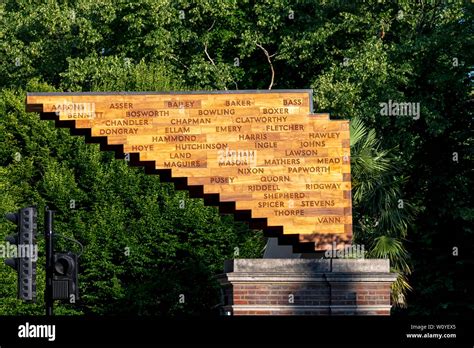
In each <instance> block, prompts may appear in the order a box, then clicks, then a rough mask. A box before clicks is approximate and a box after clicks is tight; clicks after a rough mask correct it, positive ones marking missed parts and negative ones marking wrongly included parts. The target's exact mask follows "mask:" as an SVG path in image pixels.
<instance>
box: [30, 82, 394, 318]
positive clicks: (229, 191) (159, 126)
mask: <svg viewBox="0 0 474 348" xmlns="http://www.w3.org/2000/svg"><path fill="white" fill-rule="evenodd" d="M26 104H27V106H26V107H27V111H31V112H38V113H40V116H41V118H42V119H45V120H55V122H56V125H57V126H58V127H67V128H69V129H70V130H71V133H72V134H74V135H83V136H85V138H86V141H87V142H91V143H99V144H101V149H102V150H114V151H115V153H116V157H117V158H125V159H127V160H129V161H130V163H131V164H133V165H138V166H143V167H145V170H146V172H147V173H150V174H159V175H160V177H161V179H162V180H164V181H171V182H174V184H175V186H176V188H177V189H186V190H188V191H189V192H190V195H191V197H201V198H204V201H205V203H206V204H209V205H217V206H219V210H220V212H221V213H233V214H234V215H235V217H236V218H237V219H239V220H245V221H248V222H249V224H250V226H251V227H252V228H256V229H261V230H263V231H264V233H265V235H266V236H268V237H277V238H278V242H279V244H281V245H291V246H292V248H293V252H294V253H305V254H308V253H317V252H321V251H326V250H330V249H333V248H334V246H336V247H337V248H343V247H345V246H346V245H350V243H351V240H352V203H351V174H350V173H351V170H350V137H349V122H348V121H346V120H330V119H329V114H315V113H313V103H312V90H269V91H217V92H207V91H206V92H170V93H158V92H104V93H102V92H100V93H89V92H85V93H28V95H27V101H26ZM236 261H238V260H236ZM254 261H255V260H254ZM266 261H268V260H266ZM294 261H295V262H298V261H304V262H313V263H314V262H318V261H319V260H294ZM323 261H330V260H323ZM358 261H367V260H358ZM255 262H257V261H255ZM257 263H258V262H257ZM359 264H360V263H359ZM262 265H263V264H262ZM384 265H385V264H384ZM247 266H248V265H247ZM254 266H255V265H254ZM386 266H387V267H388V264H387V265H385V266H383V269H384V270H386ZM242 267H243V266H242V265H240V269H242ZM263 267H264V269H267V270H268V267H269V266H268V265H266V266H263ZM234 268H235V269H236V268H237V265H236V264H235V265H233V266H229V265H227V266H226V269H227V270H229V272H231V273H232V272H234V273H235V272H236V270H235V269H234ZM244 268H245V267H244ZM257 268H258V267H257ZM289 268H291V267H289V265H288V264H285V266H284V267H280V268H279V269H280V271H281V272H285V271H284V270H285V269H286V271H288V270H289ZM359 268H360V267H359ZM246 269H248V268H246ZM251 269H252V272H254V273H258V272H259V271H258V269H256V268H252V267H251ZM297 269H299V271H297V272H300V271H301V266H297ZM312 269H313V271H314V270H315V269H314V267H313V268H312ZM317 269H318V270H319V271H318V272H320V273H321V272H323V273H324V272H332V270H330V269H329V268H327V267H326V268H324V267H323V268H317ZM386 271H387V272H388V269H387V270H386ZM244 273H245V272H244ZM247 273H248V272H247ZM300 278H301V277H300ZM267 283H268V282H267ZM222 284H223V286H224V287H225V288H227V289H229V288H230V289H233V284H232V282H231V281H230V280H229V278H228V277H227V278H225V279H224V280H222ZM239 284H240V283H239ZM229 296H230V297H233V296H234V295H233V292H232V294H231V295H229ZM322 296H323V297H324V296H326V295H322ZM327 301H329V302H330V301H331V300H330V299H327ZM227 302H229V301H227ZM231 302H235V301H234V300H232V301H231ZM257 302H258V301H257ZM323 302H324V301H323ZM228 306H231V307H226V308H227V309H226V312H230V313H232V314H239V313H240V314H275V313H273V312H275V310H268V311H267V312H265V311H264V313H257V312H258V311H255V310H244V309H240V312H239V310H237V309H236V308H234V307H235V305H232V304H230V305H228ZM232 306H234V307H232ZM257 306H259V305H257ZM328 306H330V305H329V304H324V305H322V307H321V308H322V309H321V308H319V307H318V309H317V310H316V311H312V310H309V312H310V313H307V312H308V308H307V307H305V309H304V310H300V311H299V312H298V311H297V313H299V314H328V313H327V310H329V309H328V308H329V307H328ZM229 308H231V309H230V310H229ZM386 309H387V308H386V306H385V307H384V308H383V310H382V311H383V312H384V313H382V314H386ZM276 312H278V310H277V311H276ZM280 312H281V311H280ZM280 312H279V313H280ZM349 312H351V310H349ZM281 313H286V312H284V311H283V312H281ZM291 313H293V314H294V313H296V312H291ZM291 313H290V314H291ZM342 313H346V312H344V310H343V311H342ZM374 313H375V312H374ZM287 314H288V313H287ZM349 314H350V313H349Z"/></svg>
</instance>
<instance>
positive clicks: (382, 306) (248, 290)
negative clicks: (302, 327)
mask: <svg viewBox="0 0 474 348" xmlns="http://www.w3.org/2000/svg"><path fill="white" fill-rule="evenodd" d="M224 272H225V273H224V274H221V275H219V276H218V279H219V282H220V284H221V285H222V287H223V289H224V295H225V303H224V306H223V311H224V314H226V315H390V308H391V305H390V286H391V284H392V282H394V281H395V279H396V276H397V275H396V274H394V273H390V269H389V260H385V259H236V260H230V261H226V262H225V265H224Z"/></svg>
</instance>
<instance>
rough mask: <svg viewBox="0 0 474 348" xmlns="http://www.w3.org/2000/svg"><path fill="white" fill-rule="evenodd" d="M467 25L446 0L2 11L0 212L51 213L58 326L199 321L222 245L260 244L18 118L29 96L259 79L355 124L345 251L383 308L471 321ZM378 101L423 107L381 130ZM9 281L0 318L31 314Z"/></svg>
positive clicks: (146, 3)
mask: <svg viewBox="0 0 474 348" xmlns="http://www.w3.org/2000/svg"><path fill="white" fill-rule="evenodd" d="M472 10H473V5H472V4H468V3H467V2H466V3H463V2H452V3H448V2H442V1H434V2H425V1H421V2H410V1H400V2H383V3H381V2H378V1H371V2H351V1H347V2H345V1H321V2H318V1H314V2H312V1H290V0H268V1H254V0H245V1H236V0H216V1H211V0H204V1H192V0H180V1H172V0H139V1H133V2H129V1H122V0H120V1H114V0H95V1H92V0H69V1H63V0H56V1H44V2H39V1H38V2H35V1H29V0H5V1H2V2H1V3H0V61H1V62H2V64H0V87H1V89H2V90H1V95H0V155H1V156H0V161H1V164H2V166H1V167H0V191H1V195H0V197H1V198H0V213H3V212H6V211H12V210H15V209H16V208H18V207H20V206H23V205H25V204H29V203H31V202H35V203H37V204H38V205H39V206H40V207H43V206H44V205H46V204H48V205H50V206H54V208H55V209H57V211H58V213H57V220H58V222H57V229H58V230H59V231H60V232H61V233H62V234H64V235H66V236H69V237H73V236H74V237H75V238H76V239H78V240H79V241H80V242H81V243H82V244H84V247H85V248H84V254H83V256H82V257H81V266H82V271H81V279H82V280H81V293H82V294H83V299H82V300H81V302H80V304H78V305H77V306H75V307H71V306H68V307H59V308H60V310H61V311H65V312H74V311H76V312H82V313H90V312H92V313H119V312H122V311H123V312H136V313H142V314H147V313H154V314H155V313H168V314H179V313H201V312H206V311H210V310H211V308H212V307H213V306H214V305H215V304H217V303H218V302H219V296H218V292H217V287H216V285H215V282H214V281H212V279H211V277H212V275H213V274H215V273H216V272H218V271H219V269H220V267H221V266H222V261H223V260H224V259H225V258H231V257H233V252H234V248H235V247H239V250H240V257H259V256H260V255H261V248H262V243H263V241H262V238H261V236H260V235H259V234H258V233H255V232H252V231H249V230H248V228H247V227H246V226H244V225H241V224H237V223H235V222H233V221H232V219H230V218H228V217H223V218H221V217H219V215H218V214H217V211H216V210H215V209H214V208H208V207H204V206H203V205H202V202H200V201H198V200H189V199H188V198H187V196H186V195H185V194H184V193H182V192H176V191H174V189H173V188H172V186H170V185H168V184H162V183H161V182H160V181H159V178H157V177H154V176H145V175H144V174H143V170H141V169H136V168H130V167H129V166H128V165H127V164H126V163H124V162H123V161H117V160H115V159H113V155H112V154H110V153H101V152H99V150H98V147H97V146H96V145H85V144H84V140H83V139H81V138H74V137H71V136H70V135H69V133H68V132H67V131H65V130H61V129H55V128H54V126H53V124H51V123H48V122H44V121H39V118H38V116H37V115H35V114H32V113H25V112H24V98H25V92H26V91H68V90H70V91H104V90H130V91H133V90H154V91H160V90H161V91H168V90H193V89H204V90H210V89H266V88H268V87H269V86H270V83H271V82H270V81H271V80H272V79H273V80H274V82H273V86H272V87H273V88H308V87H311V88H313V89H314V101H315V109H316V111H317V112H330V113H331V114H332V117H334V118H345V119H353V121H352V122H351V123H352V127H353V132H354V131H356V132H357V129H358V130H359V131H358V132H359V134H358V133H356V134H353V139H352V141H353V143H352V149H351V151H352V154H353V155H354V158H353V159H352V165H353V172H352V175H353V180H354V181H353V183H354V190H353V195H354V229H355V233H356V240H357V241H358V242H359V243H364V244H366V245H367V246H368V247H369V254H370V255H371V256H372V257H389V258H390V259H391V261H392V265H393V267H394V269H396V270H398V271H399V272H401V273H402V277H401V278H399V279H400V282H398V283H397V284H396V287H398V288H396V289H395V290H396V293H397V294H402V295H403V294H405V295H406V296H407V298H406V299H404V298H403V296H402V298H399V297H398V296H397V298H395V302H398V301H401V303H408V309H407V310H408V311H409V312H410V313H418V314H442V313H444V314H453V313H464V312H468V311H472V309H473V303H472V299H471V300H470V301H467V300H466V297H467V294H468V283H469V282H466V281H465V280H464V278H465V277H464V275H465V274H467V267H468V266H469V265H470V262H471V264H472V258H469V254H468V250H467V247H468V246H469V245H472V242H473V229H472V225H473V224H472V220H473V217H474V214H473V209H472V197H471V196H472V195H469V192H470V188H471V187H472V177H471V176H469V171H470V169H471V168H470V167H471V166H470V165H469V163H470V160H471V161H472V150H470V149H471V148H472V145H473V144H472V142H473V141H472V139H473V138H472V96H473V94H472V79H471V78H470V77H469V76H472V75H469V73H471V74H472V67H473V62H472V52H473V51H474V50H473V42H474V40H472ZM267 55H268V56H267ZM272 71H273V72H274V75H272ZM389 100H391V101H399V102H413V103H420V104H419V105H420V118H419V119H417V120H415V119H413V117H404V116H398V117H396V116H383V115H381V112H380V108H381V105H380V103H387V102H388V101H389ZM18 154H19V155H20V157H18ZM18 158H20V160H17V159H18ZM456 159H457V160H456ZM71 200H74V202H75V208H74V209H72V208H70V207H71ZM182 201H184V208H183V209H182V208H179V206H180V202H182ZM400 204H401V205H400ZM0 228H1V234H2V235H6V234H8V233H11V229H12V226H9V225H8V223H7V222H3V221H0ZM58 243H59V244H60V245H61V246H64V247H66V245H70V244H67V242H65V241H63V240H59V241H58ZM127 247H128V248H129V249H127V250H129V255H128V256H125V254H124V253H125V248H127ZM455 247H457V248H459V249H458V250H459V251H458V254H457V256H454V255H453V248H455ZM470 260H471V261H470ZM433 270H436V271H433ZM410 271H411V273H410ZM39 276H40V277H42V276H44V275H43V274H41V273H40V275H39ZM13 280H14V275H13V274H12V272H11V271H10V270H9V269H7V268H5V267H3V266H0V282H1V283H0V298H1V300H0V303H1V305H0V308H1V313H39V311H40V304H38V306H30V305H29V306H26V305H23V304H19V302H18V301H17V300H15V299H13V298H12V295H13V294H14V282H13ZM407 281H408V283H407ZM408 284H410V285H411V287H412V288H413V290H412V291H411V292H408V293H406V290H407V289H409V286H410V285H408ZM40 291H41V289H40ZM179 294H184V295H185V298H186V305H183V304H179V303H178V301H177V300H176V298H177V297H178V296H179ZM187 294H190V295H189V296H187ZM71 308H73V309H71Z"/></svg>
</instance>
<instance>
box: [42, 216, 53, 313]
mask: <svg viewBox="0 0 474 348" xmlns="http://www.w3.org/2000/svg"><path fill="white" fill-rule="evenodd" d="M53 215H54V211H52V210H49V209H48V207H46V209H45V212H44V239H45V241H46V288H45V292H44V302H45V305H46V315H53V251H54V245H53Z"/></svg>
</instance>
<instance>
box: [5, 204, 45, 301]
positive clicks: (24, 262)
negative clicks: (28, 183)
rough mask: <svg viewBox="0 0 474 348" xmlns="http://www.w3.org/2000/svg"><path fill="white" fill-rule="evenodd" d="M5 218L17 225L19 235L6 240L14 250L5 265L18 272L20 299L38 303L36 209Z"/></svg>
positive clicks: (23, 210)
mask: <svg viewBox="0 0 474 348" xmlns="http://www.w3.org/2000/svg"><path fill="white" fill-rule="evenodd" d="M5 217H6V218H7V219H8V220H10V221H11V222H13V223H14V224H16V225H17V233H16V234H13V235H10V236H8V237H6V238H5V240H6V241H7V242H9V243H10V245H11V246H14V247H13V248H12V247H10V248H9V250H11V251H13V252H12V255H10V256H11V258H7V259H5V264H7V265H8V266H10V267H12V268H13V269H14V270H16V272H17V274H18V298H19V299H22V300H25V301H36V261H37V258H38V246H37V244H36V231H37V219H38V213H37V211H36V208H35V207H27V208H23V209H20V210H18V212H17V213H8V214H6V215H5Z"/></svg>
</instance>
